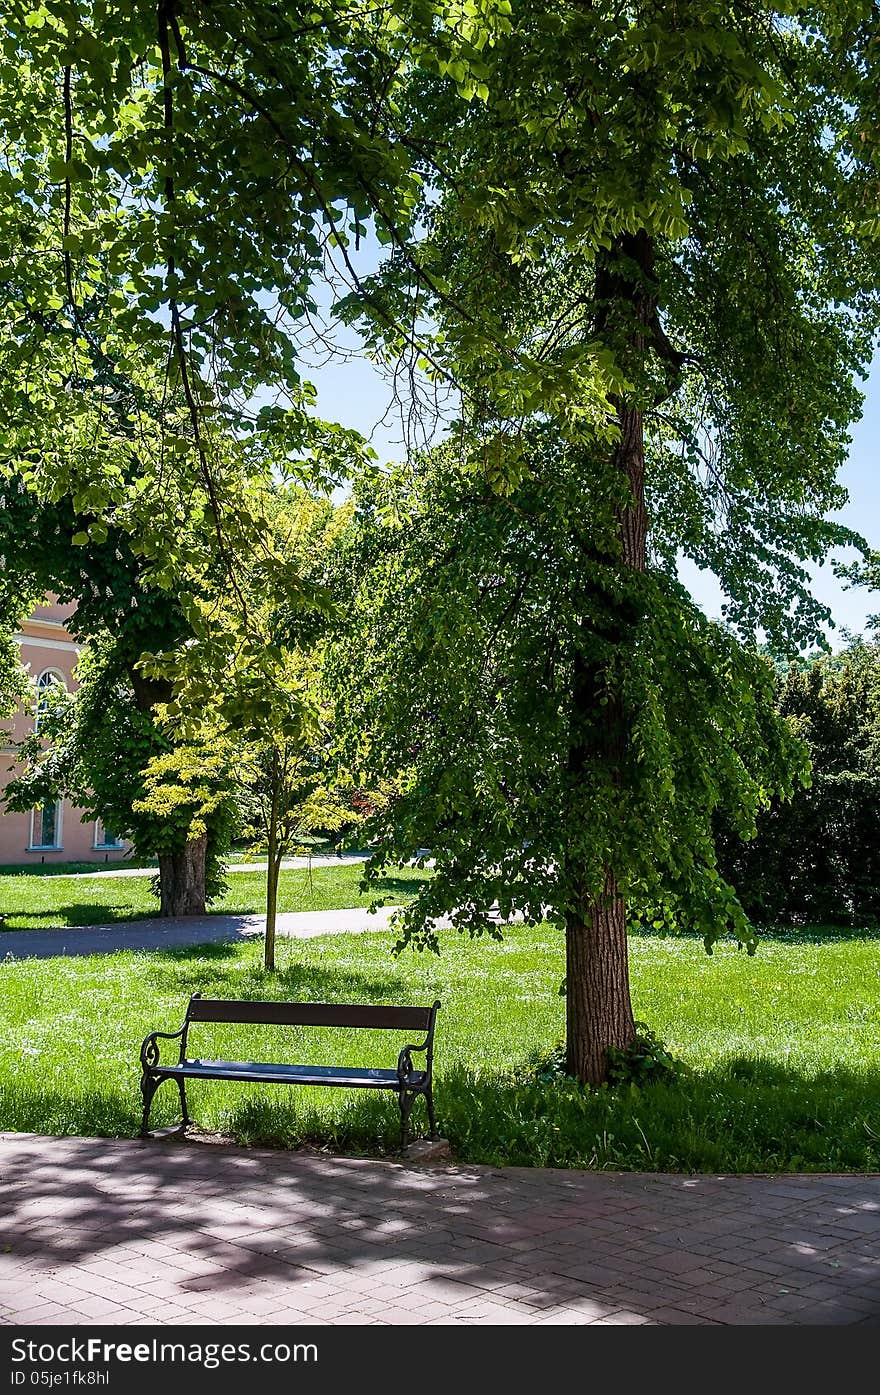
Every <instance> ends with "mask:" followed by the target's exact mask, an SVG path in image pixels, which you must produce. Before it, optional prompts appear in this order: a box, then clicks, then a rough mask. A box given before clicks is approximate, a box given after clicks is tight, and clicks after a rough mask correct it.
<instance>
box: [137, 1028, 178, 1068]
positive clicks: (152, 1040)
mask: <svg viewBox="0 0 880 1395" xmlns="http://www.w3.org/2000/svg"><path fill="white" fill-rule="evenodd" d="M188 1025H189V1024H188V1023H187V1022H184V1024H183V1026H182V1027H181V1028H180V1031H179V1032H150V1034H149V1036H146V1037H144V1039H143V1041H142V1042H141V1065H142V1066H143V1068H144V1070H145V1071H150V1070H155V1068H156V1067H157V1066H158V1064H159V1046H158V1042H159V1038H160V1037H161V1038H163V1039H164V1040H165V1041H175V1040H176V1039H177V1038H178V1037H183V1036H184V1035H185V1033H186V1029H187V1026H188Z"/></svg>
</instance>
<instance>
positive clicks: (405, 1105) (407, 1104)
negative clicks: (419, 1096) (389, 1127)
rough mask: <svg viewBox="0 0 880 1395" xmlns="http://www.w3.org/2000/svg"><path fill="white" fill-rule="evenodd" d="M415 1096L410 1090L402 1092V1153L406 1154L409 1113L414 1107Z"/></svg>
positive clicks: (400, 1096)
mask: <svg viewBox="0 0 880 1395" xmlns="http://www.w3.org/2000/svg"><path fill="white" fill-rule="evenodd" d="M414 1099H415V1095H414V1094H413V1093H412V1091H410V1090H401V1092H400V1095H399V1100H400V1151H401V1153H403V1152H405V1150H406V1145H407V1141H408V1139H409V1113H410V1110H411V1109H412V1107H413V1100H414Z"/></svg>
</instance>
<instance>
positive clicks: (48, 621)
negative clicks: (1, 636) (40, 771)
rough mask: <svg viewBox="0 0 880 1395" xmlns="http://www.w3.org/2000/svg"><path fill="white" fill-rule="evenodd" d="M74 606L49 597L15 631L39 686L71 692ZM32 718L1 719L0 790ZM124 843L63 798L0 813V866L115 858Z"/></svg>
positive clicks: (124, 847)
mask: <svg viewBox="0 0 880 1395" xmlns="http://www.w3.org/2000/svg"><path fill="white" fill-rule="evenodd" d="M74 608H75V607H74V605H73V604H72V603H71V604H69V605H61V604H60V603H59V602H57V601H53V600H52V599H49V600H47V601H46V603H45V604H44V605H40V606H37V608H36V609H35V611H34V613H33V615H32V616H31V617H30V619H29V620H27V621H26V622H25V624H24V626H23V627H22V631H21V634H19V635H17V636H16V638H17V639H18V641H19V644H20V646H21V657H22V662H23V663H24V664H25V666H26V667H27V669H28V671H29V673H30V676H31V678H32V679H35V680H36V682H37V686H38V687H40V688H45V687H48V685H49V684H51V683H63V684H64V686H65V688H67V689H68V690H70V691H73V690H74V689H75V688H76V661H77V658H78V657H79V652H80V649H81V648H82V645H80V644H76V643H75V642H74V641H73V640H72V639H71V638H70V635H69V633H68V631H67V627H66V622H67V620H69V618H70V616H71V615H72V613H73V611H74ZM31 721H32V718H31V717H29V716H26V715H25V714H24V713H21V714H20V715H19V716H17V717H15V718H14V719H13V720H12V721H11V722H4V723H0V742H2V743H3V744H2V747H0V789H2V788H3V787H4V786H5V785H6V783H7V781H8V780H9V779H10V778H11V776H12V773H13V769H14V759H15V749H14V747H13V746H12V745H11V742H12V741H15V740H21V738H22V737H23V736H24V735H25V733H26V732H27V729H28V727H29V725H30V723H31ZM129 846H130V845H129V843H128V842H127V841H126V840H125V839H122V838H119V837H117V836H116V834H115V832H114V831H113V829H110V828H105V827H104V825H103V824H102V823H101V821H100V820H98V821H97V822H96V821H95V820H94V819H89V820H87V821H85V822H83V814H82V811H81V810H80V809H77V808H75V807H74V806H73V805H72V804H71V803H70V801H69V800H67V799H60V800H58V802H57V803H54V802H47V803H46V804H44V805H43V806H42V807H41V808H39V809H32V810H31V812H30V813H29V814H9V813H4V812H0V864H2V865H4V866H8V865H9V864H10V863H23V864H27V863H29V862H34V863H40V862H118V861H119V860H120V859H121V858H122V857H123V856H124V855H125V853H126V852H127V851H128V849H129Z"/></svg>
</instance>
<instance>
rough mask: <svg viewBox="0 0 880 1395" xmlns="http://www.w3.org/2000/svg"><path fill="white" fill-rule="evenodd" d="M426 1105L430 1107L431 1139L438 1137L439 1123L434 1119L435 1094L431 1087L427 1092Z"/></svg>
mask: <svg viewBox="0 0 880 1395" xmlns="http://www.w3.org/2000/svg"><path fill="white" fill-rule="evenodd" d="M425 1103H426V1104H427V1106H428V1122H429V1124H430V1125H431V1137H432V1139H433V1138H436V1137H437V1121H436V1120H435V1118H434V1092H433V1091H432V1089H431V1086H430V1085H429V1086H428V1088H427V1090H426V1091H425Z"/></svg>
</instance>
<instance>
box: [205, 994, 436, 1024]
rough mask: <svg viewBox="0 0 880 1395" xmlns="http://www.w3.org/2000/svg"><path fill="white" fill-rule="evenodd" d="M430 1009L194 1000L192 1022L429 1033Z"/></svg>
mask: <svg viewBox="0 0 880 1395" xmlns="http://www.w3.org/2000/svg"><path fill="white" fill-rule="evenodd" d="M431 1011H432V1009H431V1008H429V1007H373V1006H371V1005H369V1004H366V1003H286V1002H268V1003H267V1002H251V1001H249V1000H248V999H247V998H192V999H191V1000H190V1004H189V1008H188V1009H187V1017H188V1019H189V1021H190V1022H246V1023H251V1024H252V1025H255V1026H259V1025H261V1024H266V1025H274V1026H278V1027H374V1028H376V1029H384V1028H388V1029H396V1030H398V1031H410V1030H414V1031H420V1032H426V1031H427V1030H428V1027H429V1025H430V1022H431Z"/></svg>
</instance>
